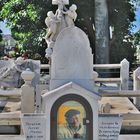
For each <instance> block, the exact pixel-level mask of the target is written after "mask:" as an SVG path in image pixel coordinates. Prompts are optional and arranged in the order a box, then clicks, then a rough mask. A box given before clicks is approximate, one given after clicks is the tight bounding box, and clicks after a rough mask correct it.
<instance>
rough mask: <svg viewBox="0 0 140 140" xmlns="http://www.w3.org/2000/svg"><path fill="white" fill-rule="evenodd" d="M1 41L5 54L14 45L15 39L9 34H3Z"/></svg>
mask: <svg viewBox="0 0 140 140" xmlns="http://www.w3.org/2000/svg"><path fill="white" fill-rule="evenodd" d="M3 41H4V44H5V49H4V53H5V54H7V53H8V52H9V51H11V50H12V49H13V48H14V47H15V45H16V41H15V40H14V39H13V38H12V36H11V34H6V35H3Z"/></svg>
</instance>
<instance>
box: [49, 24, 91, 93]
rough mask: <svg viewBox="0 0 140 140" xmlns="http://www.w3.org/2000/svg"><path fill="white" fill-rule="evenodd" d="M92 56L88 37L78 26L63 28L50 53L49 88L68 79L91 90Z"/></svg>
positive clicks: (64, 82)
mask: <svg viewBox="0 0 140 140" xmlns="http://www.w3.org/2000/svg"><path fill="white" fill-rule="evenodd" d="M92 78H93V56H92V52H91V48H90V44H89V40H88V37H87V36H86V34H85V33H84V32H83V31H82V30H81V29H79V28H78V27H67V28H65V29H63V30H62V31H61V32H60V33H59V35H58V37H57V39H56V42H55V46H54V48H53V54H52V66H51V83H50V89H54V88H57V87H59V86H61V85H63V84H66V83H68V82H70V81H72V82H75V83H77V84H79V85H81V86H83V87H85V88H86V89H89V90H92V91H93V79H92Z"/></svg>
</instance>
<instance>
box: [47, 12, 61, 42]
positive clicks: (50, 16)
mask: <svg viewBox="0 0 140 140" xmlns="http://www.w3.org/2000/svg"><path fill="white" fill-rule="evenodd" d="M58 22H60V20H58V19H56V16H55V15H54V13H53V12H52V11H49V12H48V13H47V18H46V19H45V24H46V25H47V27H48V32H47V34H46V36H45V40H46V42H48V41H50V42H51V41H53V37H54V36H55V34H56V30H57V23H58Z"/></svg>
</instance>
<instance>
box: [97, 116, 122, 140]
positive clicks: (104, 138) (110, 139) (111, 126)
mask: <svg viewBox="0 0 140 140" xmlns="http://www.w3.org/2000/svg"><path fill="white" fill-rule="evenodd" d="M121 125H122V116H120V115H117V114H113V115H111V114H100V115H99V140H118V138H119V134H120V129H121Z"/></svg>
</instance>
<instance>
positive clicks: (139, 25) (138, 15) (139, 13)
mask: <svg viewBox="0 0 140 140" xmlns="http://www.w3.org/2000/svg"><path fill="white" fill-rule="evenodd" d="M134 25H136V27H135V28H133V30H132V32H134V33H135V32H137V31H138V30H140V7H139V8H138V9H137V11H136V21H135V22H134ZM0 29H1V30H2V31H3V34H10V33H11V32H10V30H9V29H8V28H7V27H6V25H5V23H4V22H0Z"/></svg>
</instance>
